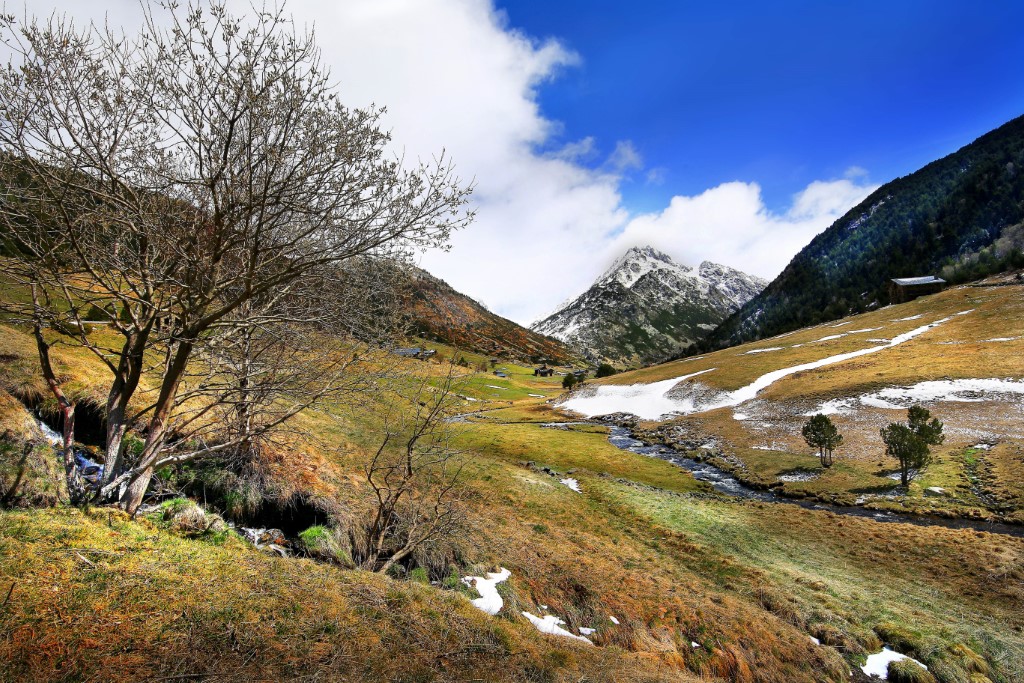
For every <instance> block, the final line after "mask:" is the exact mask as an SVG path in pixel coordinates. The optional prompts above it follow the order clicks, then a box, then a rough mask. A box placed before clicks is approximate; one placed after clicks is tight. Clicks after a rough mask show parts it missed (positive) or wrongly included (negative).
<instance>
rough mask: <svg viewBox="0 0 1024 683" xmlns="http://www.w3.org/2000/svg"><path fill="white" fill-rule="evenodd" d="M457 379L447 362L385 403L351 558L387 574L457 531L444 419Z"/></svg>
mask: <svg viewBox="0 0 1024 683" xmlns="http://www.w3.org/2000/svg"><path fill="white" fill-rule="evenodd" d="M454 357H455V355H454V354H453V359H454ZM456 380H457V367H456V365H455V363H454V361H453V362H451V363H449V365H448V371H447V374H445V375H444V376H442V377H441V378H439V379H436V378H431V377H429V376H425V377H423V378H421V379H420V381H419V382H418V383H417V384H416V385H415V389H414V391H413V392H412V393H411V394H410V395H406V396H402V395H396V397H395V400H394V401H393V402H392V404H391V405H390V406H388V409H387V411H386V416H385V420H384V423H385V424H384V436H383V438H382V440H381V443H380V446H379V448H378V449H377V451H376V452H375V453H374V455H373V457H372V458H371V459H370V461H369V463H367V465H366V467H365V475H366V481H367V483H368V484H369V488H370V491H371V492H372V504H371V506H370V508H369V511H368V513H367V515H366V517H365V518H364V520H363V521H362V523H361V524H356V525H355V526H354V528H353V538H352V548H353V559H354V560H356V562H358V563H360V564H361V565H362V566H363V567H364V568H365V569H369V570H371V571H379V572H387V571H388V570H389V569H390V568H391V567H393V566H394V565H395V564H398V563H401V562H403V561H405V560H407V559H408V558H409V557H410V556H411V555H413V553H414V552H416V551H417V550H418V549H420V548H422V547H424V546H425V545H427V544H430V543H437V542H440V541H443V540H444V539H446V538H448V537H450V536H451V535H452V534H453V533H454V532H455V531H456V530H457V529H458V528H460V523H461V517H460V514H459V501H460V493H461V480H460V475H461V472H462V459H461V457H460V456H461V454H460V453H459V451H458V450H457V449H456V448H455V447H454V446H453V439H454V437H455V432H454V431H453V423H452V421H451V419H450V418H451V417H452V416H453V413H454V403H455V402H454V399H455V398H456V394H455V392H454V388H455V385H456Z"/></svg>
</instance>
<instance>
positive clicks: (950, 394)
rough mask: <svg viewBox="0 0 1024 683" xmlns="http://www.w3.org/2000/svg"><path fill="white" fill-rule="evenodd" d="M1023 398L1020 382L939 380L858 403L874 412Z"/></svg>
mask: <svg viewBox="0 0 1024 683" xmlns="http://www.w3.org/2000/svg"><path fill="white" fill-rule="evenodd" d="M998 394H1017V395H1024V380H1017V381H1014V380H1009V379H943V380H932V381H927V382H919V383H917V384H915V385H914V386H912V387H890V388H888V389H882V390H881V391H877V392H875V393H873V394H867V395H866V396H862V397H861V399H860V402H861V403H863V404H864V405H867V406H872V407H876V408H907V407H909V406H911V405H913V404H915V403H921V402H929V401H951V402H959V403H978V402H980V401H985V400H989V398H990V397H991V396H992V395H998Z"/></svg>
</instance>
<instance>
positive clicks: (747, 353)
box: [743, 346, 786, 356]
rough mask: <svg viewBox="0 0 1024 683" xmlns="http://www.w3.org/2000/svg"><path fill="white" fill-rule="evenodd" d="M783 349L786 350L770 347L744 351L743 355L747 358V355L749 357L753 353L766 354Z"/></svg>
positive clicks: (781, 347)
mask: <svg viewBox="0 0 1024 683" xmlns="http://www.w3.org/2000/svg"><path fill="white" fill-rule="evenodd" d="M784 348H786V347H784V346H772V347H769V348H767V349H751V350H750V351H744V352H743V355H745V356H749V355H751V354H753V353H768V352H769V351H781V350H782V349H784Z"/></svg>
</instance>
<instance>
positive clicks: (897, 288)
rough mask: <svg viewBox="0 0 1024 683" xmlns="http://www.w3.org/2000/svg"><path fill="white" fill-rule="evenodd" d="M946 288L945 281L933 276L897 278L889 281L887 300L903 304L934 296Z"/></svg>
mask: <svg viewBox="0 0 1024 683" xmlns="http://www.w3.org/2000/svg"><path fill="white" fill-rule="evenodd" d="M945 288H946V281H945V280H943V279H942V278H940V277H935V276H934V275H927V276H925V277H898V278H893V279H892V280H889V300H890V301H891V302H892V303H894V304H905V303H906V302H908V301H913V300H914V299H916V298H917V297H919V296H925V295H926V294H936V293H938V292H941V291H942V290H944V289H945Z"/></svg>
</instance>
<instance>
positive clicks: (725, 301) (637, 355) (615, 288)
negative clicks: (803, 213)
mask: <svg viewBox="0 0 1024 683" xmlns="http://www.w3.org/2000/svg"><path fill="white" fill-rule="evenodd" d="M766 285H767V282H765V281H764V280H762V279H761V278H758V277H754V276H752V275H747V274H746V273H742V272H740V271H738V270H735V269H733V268H729V267H727V266H721V265H718V264H717V263H711V262H710V261H705V262H703V263H701V264H700V266H698V267H697V268H692V267H690V266H684V265H681V264H679V263H676V262H675V261H673V260H672V258H671V257H669V256H668V255H666V254H663V253H662V252H660V251H658V250H657V249H654V248H653V247H633V248H631V249H630V250H629V251H627V252H626V253H625V254H623V255H622V256H621V257H619V259H618V260H616V261H615V263H614V264H612V266H611V268H609V269H608V270H607V271H606V272H605V273H604V275H602V276H601V277H599V278H598V279H597V281H596V282H594V284H593V285H591V287H590V289H588V290H587V291H585V292H584V293H583V294H581V295H580V296H578V297H576V298H575V299H573V300H572V301H569V302H568V303H566V304H564V305H563V306H561V307H560V308H559V309H558V310H557V311H555V312H554V313H552V314H551V315H549V316H548V317H546V318H544V319H543V320H540V321H538V322H536V323H534V324H533V325H531V329H533V330H534V331H536V332H540V333H541V334H546V335H549V336H551V337H555V338H556V339H560V340H562V341H564V342H566V343H569V344H572V345H574V346H576V347H578V348H579V349H580V350H582V351H584V352H585V353H587V354H588V355H590V356H592V357H594V358H595V359H600V358H603V359H607V360H611V361H613V362H618V363H626V364H628V363H638V362H639V363H643V362H650V361H654V360H659V359H662V358H664V357H666V356H668V355H669V354H672V353H674V352H676V351H678V350H679V349H681V348H683V347H685V346H687V345H689V344H691V343H692V342H694V341H696V340H697V339H699V338H700V337H702V336H704V335H705V334H707V332H708V331H710V330H712V329H714V328H715V327H716V326H717V325H718V323H720V322H721V321H722V320H724V319H725V318H727V317H728V316H729V315H730V314H731V313H733V312H734V311H736V310H737V309H738V308H739V307H740V306H742V305H743V304H744V303H746V302H747V301H748V300H749V299H751V298H752V297H754V296H755V295H756V294H757V293H758V292H760V291H761V290H762V289H764V287H765V286H766Z"/></svg>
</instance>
